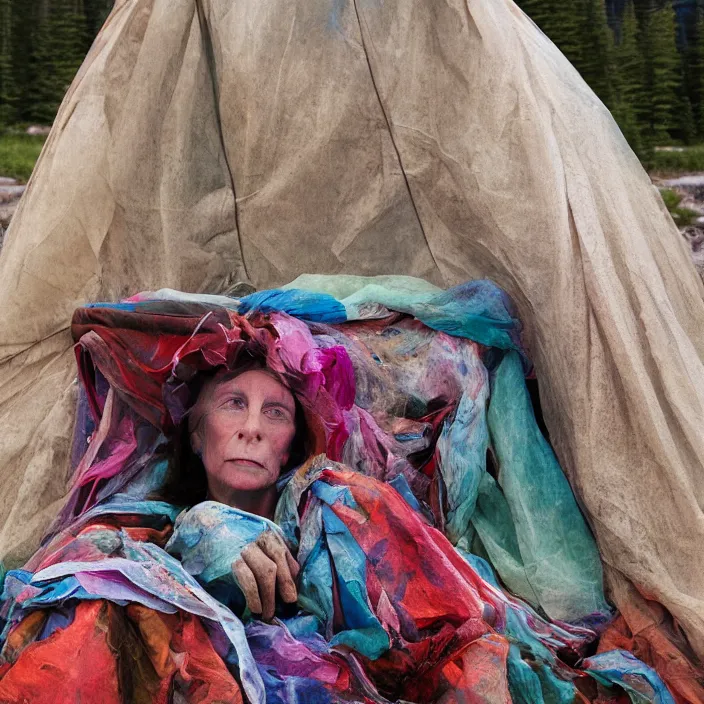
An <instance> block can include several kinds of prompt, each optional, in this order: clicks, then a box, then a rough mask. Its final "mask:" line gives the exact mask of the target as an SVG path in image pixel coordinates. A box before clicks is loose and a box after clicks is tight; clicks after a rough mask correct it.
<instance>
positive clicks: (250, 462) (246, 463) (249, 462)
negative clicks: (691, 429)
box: [230, 457, 264, 469]
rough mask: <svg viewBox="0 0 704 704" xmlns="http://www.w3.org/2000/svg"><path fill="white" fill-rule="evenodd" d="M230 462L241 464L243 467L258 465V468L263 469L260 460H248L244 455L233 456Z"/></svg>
mask: <svg viewBox="0 0 704 704" xmlns="http://www.w3.org/2000/svg"><path fill="white" fill-rule="evenodd" d="M230 462H233V463H235V464H239V465H243V466H245V467H258V468H260V469H264V465H263V464H262V463H261V462H257V461H256V460H250V459H247V458H246V457H235V458H233V459H231V460H230Z"/></svg>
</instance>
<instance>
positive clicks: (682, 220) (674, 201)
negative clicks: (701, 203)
mask: <svg viewBox="0 0 704 704" xmlns="http://www.w3.org/2000/svg"><path fill="white" fill-rule="evenodd" d="M660 195H661V196H662V200H663V202H664V203H665V206H666V207H667V209H668V210H669V211H670V215H672V219H673V220H674V221H675V225H677V226H678V227H687V225H691V224H692V223H693V222H694V221H695V220H696V219H697V218H698V217H699V213H698V212H696V210H691V209H690V208H680V202H681V201H682V196H681V195H680V194H679V193H677V192H676V191H673V190H672V189H671V188H661V189H660Z"/></svg>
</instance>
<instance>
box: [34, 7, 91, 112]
mask: <svg viewBox="0 0 704 704" xmlns="http://www.w3.org/2000/svg"><path fill="white" fill-rule="evenodd" d="M38 20H39V21H38V25H37V30H36V34H35V36H34V37H33V44H34V51H33V54H32V59H33V61H32V64H33V82H32V86H31V91H30V94H29V97H30V99H31V110H30V119H32V120H35V121H37V122H42V123H45V124H49V123H51V122H52V121H53V119H54V116H55V115H56V111H57V109H58V107H59V104H60V103H61V100H62V99H63V96H64V94H65V93H66V90H67V89H68V87H69V85H70V84H71V81H72V80H73V77H74V76H75V74H76V71H77V70H78V68H79V66H80V65H81V62H82V61H83V58H84V55H85V45H86V38H85V33H86V29H85V28H86V19H85V13H84V10H83V0H52V1H51V3H47V4H46V6H45V8H44V11H43V12H40V13H39V18H38Z"/></svg>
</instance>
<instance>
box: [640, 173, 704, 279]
mask: <svg viewBox="0 0 704 704" xmlns="http://www.w3.org/2000/svg"><path fill="white" fill-rule="evenodd" d="M653 182H654V183H655V185H656V186H658V187H660V188H671V189H672V190H673V191H675V192H677V193H678V194H679V195H681V196H682V200H681V201H680V203H679V207H680V208H687V209H688V210H693V211H694V212H695V213H698V215H699V217H697V218H696V219H695V220H694V222H693V223H692V224H691V225H688V226H687V227H681V228H680V232H681V233H682V236H683V237H684V238H685V239H686V240H687V243H688V244H689V248H690V250H691V253H692V261H693V262H694V266H695V267H696V269H697V271H698V272H699V276H701V277H702V279H703V280H704V174H689V175H687V176H679V177H677V178H671V179H653Z"/></svg>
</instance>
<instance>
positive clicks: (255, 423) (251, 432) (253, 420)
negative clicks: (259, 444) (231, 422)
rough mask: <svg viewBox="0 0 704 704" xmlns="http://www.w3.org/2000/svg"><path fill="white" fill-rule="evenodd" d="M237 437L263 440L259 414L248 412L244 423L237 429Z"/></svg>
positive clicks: (248, 439)
mask: <svg viewBox="0 0 704 704" xmlns="http://www.w3.org/2000/svg"><path fill="white" fill-rule="evenodd" d="M237 437H238V438H239V439H240V440H247V441H250V440H261V439H262V428H261V423H260V421H259V416H258V414H256V413H247V417H246V418H245V419H244V423H243V424H242V425H241V426H240V428H239V430H238V431H237Z"/></svg>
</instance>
